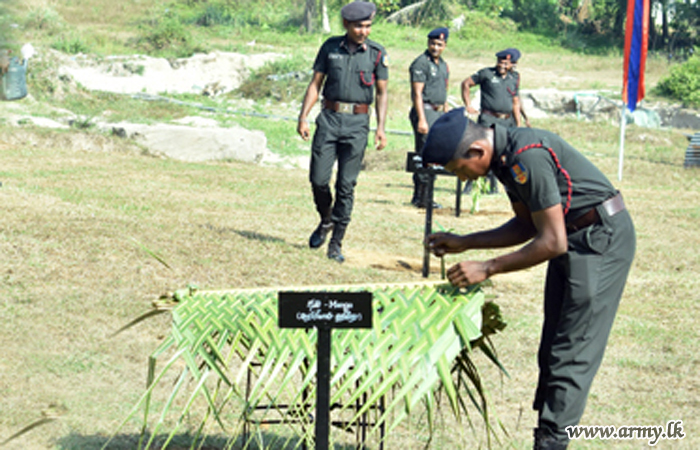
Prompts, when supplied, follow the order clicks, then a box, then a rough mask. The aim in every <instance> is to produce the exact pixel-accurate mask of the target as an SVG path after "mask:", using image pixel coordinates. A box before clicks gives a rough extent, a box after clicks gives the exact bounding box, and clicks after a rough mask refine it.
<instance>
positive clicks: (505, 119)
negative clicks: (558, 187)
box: [462, 48, 520, 193]
mask: <svg viewBox="0 0 700 450" xmlns="http://www.w3.org/2000/svg"><path fill="white" fill-rule="evenodd" d="M519 57H520V52H519V51H518V50H516V49H514V48H507V49H505V50H502V51H500V52H498V53H496V65H495V66H494V67H485V68H483V69H481V70H479V71H478V72H476V73H475V74H474V75H472V76H470V77H467V78H465V79H464V81H462V101H463V102H464V105H465V106H466V107H467V111H468V112H469V113H470V114H479V119H478V122H479V123H480V124H482V125H485V126H491V125H493V124H495V123H497V124H499V125H501V126H504V127H519V126H520V97H519V95H518V94H519V88H520V76H519V75H517V76H516V74H517V72H516V74H513V73H512V72H511V68H512V65H513V59H515V60H516V61H517V59H518V58H519ZM477 85H478V86H479V87H480V88H481V112H479V111H477V110H476V109H475V108H474V107H473V106H472V105H471V99H470V97H469V90H470V89H471V88H472V87H474V86H477ZM488 178H489V182H490V185H491V193H496V192H497V190H498V185H497V184H496V177H495V175H494V174H493V173H490V174H489V175H488ZM470 188H471V183H467V185H466V186H465V191H469V189H470Z"/></svg>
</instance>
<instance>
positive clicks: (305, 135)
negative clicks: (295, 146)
mask: <svg viewBox="0 0 700 450" xmlns="http://www.w3.org/2000/svg"><path fill="white" fill-rule="evenodd" d="M297 133H299V136H301V138H302V139H303V140H305V141H308V140H309V121H308V120H306V119H299V122H297Z"/></svg>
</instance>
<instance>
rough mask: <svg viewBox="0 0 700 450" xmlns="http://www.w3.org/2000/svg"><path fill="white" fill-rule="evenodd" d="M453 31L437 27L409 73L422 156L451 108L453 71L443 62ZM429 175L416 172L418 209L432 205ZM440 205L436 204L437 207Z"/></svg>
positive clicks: (413, 122) (415, 130)
mask: <svg viewBox="0 0 700 450" xmlns="http://www.w3.org/2000/svg"><path fill="white" fill-rule="evenodd" d="M449 35H450V32H449V30H448V29H447V28H436V29H434V30H433V31H431V32H430V33H428V48H427V50H425V52H423V53H422V54H421V55H420V56H418V57H417V58H416V59H415V60H413V62H412V63H411V65H410V67H409V68H408V73H409V75H410V79H411V101H412V103H413V106H412V108H411V111H410V112H409V114H408V118H409V120H410V121H411V127H413V136H414V141H415V151H416V153H418V154H419V155H420V153H421V151H422V149H423V145H424V144H425V139H426V137H427V136H428V129H429V128H430V126H431V125H432V124H433V123H434V122H435V121H436V120H437V119H438V117H440V116H441V115H442V114H443V113H444V112H446V111H447V110H448V108H449V105H448V104H447V83H448V81H449V78H450V69H449V67H448V65H447V63H446V62H445V60H444V59H442V56H441V55H442V52H443V51H444V50H445V47H446V46H447V38H448V37H449ZM431 176H434V175H431V174H428V173H419V172H414V173H413V197H412V198H411V204H412V205H413V206H415V207H417V208H426V207H427V206H428V201H429V199H428V197H429V192H428V189H427V186H428V183H429V182H430V177H431ZM436 206H439V205H437V204H434V205H433V207H436Z"/></svg>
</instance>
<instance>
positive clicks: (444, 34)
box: [428, 27, 450, 42]
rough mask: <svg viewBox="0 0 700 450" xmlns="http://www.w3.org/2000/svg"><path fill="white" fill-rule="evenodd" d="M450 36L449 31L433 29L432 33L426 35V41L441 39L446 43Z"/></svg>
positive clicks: (442, 28) (443, 28)
mask: <svg viewBox="0 0 700 450" xmlns="http://www.w3.org/2000/svg"><path fill="white" fill-rule="evenodd" d="M449 36H450V30H448V29H447V28H445V27H441V28H435V29H434V30H433V31H431V32H430V33H428V39H443V40H444V41H445V42H447V38H448V37H449Z"/></svg>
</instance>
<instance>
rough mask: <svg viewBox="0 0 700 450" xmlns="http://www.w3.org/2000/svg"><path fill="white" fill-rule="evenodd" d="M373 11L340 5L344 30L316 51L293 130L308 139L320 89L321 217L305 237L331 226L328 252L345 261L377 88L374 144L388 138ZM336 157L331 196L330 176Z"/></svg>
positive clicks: (385, 73)
mask: <svg viewBox="0 0 700 450" xmlns="http://www.w3.org/2000/svg"><path fill="white" fill-rule="evenodd" d="M375 11H376V7H375V5H374V4H373V3H369V2H362V1H356V2H353V3H350V4H348V5H346V6H344V7H343V9H342V10H341V16H342V18H343V27H344V28H345V30H346V33H345V35H343V36H335V37H331V38H329V39H328V40H326V42H324V43H323V45H322V46H321V49H320V50H319V52H318V54H317V55H316V61H315V62H314V66H313V70H314V74H313V78H312V79H311V82H310V83H309V86H308V88H307V89H306V94H305V95H304V101H303V103H302V106H301V112H300V113H299V122H298V124H297V133H299V135H300V136H301V137H302V139H304V140H308V139H309V121H308V119H307V117H308V115H309V112H310V111H311V108H312V107H313V105H314V104H315V103H316V101H317V100H318V98H319V95H320V94H322V95H323V101H322V109H321V113H320V114H319V115H318V117H317V118H316V132H315V133H314V137H313V143H312V146H311V168H310V175H309V179H310V181H311V188H312V191H313V198H314V203H315V204H316V211H318V214H319V215H320V218H321V220H320V223H319V225H318V227H316V229H315V230H314V232H313V233H312V234H311V236H310V238H309V247H311V248H318V247H320V246H322V245H323V243H324V242H325V241H326V238H327V236H328V234H329V233H331V231H332V235H331V240H330V242H329V244H328V252H327V256H328V258H330V259H333V260H335V261H337V262H341V263H342V262H343V261H345V257H344V256H343V254H342V252H341V247H342V241H343V237H344V236H345V231H346V229H347V227H348V224H349V223H350V216H351V213H352V208H353V202H354V191H355V185H356V184H357V177H358V175H359V173H360V169H361V165H362V159H363V157H364V154H365V148H366V147H367V136H368V134H369V112H370V105H371V104H372V101H373V96H374V94H375V92H376V96H377V101H376V105H375V110H376V114H377V131H376V133H375V146H376V148H377V150H381V149H383V148H384V147H385V146H386V143H387V139H386V132H385V122H386V113H387V102H388V92H387V84H388V79H389V70H388V56H387V53H386V50H384V47H382V46H381V45H379V44H378V43H376V42H374V41H372V40H370V39H368V36H369V34H370V31H371V30H372V19H373V18H374V14H375ZM324 82H325V83H324ZM322 88H323V91H322V90H321V89H322ZM336 161H337V163H338V171H337V174H336V182H335V202H333V195H332V194H331V189H330V179H331V175H332V171H333V165H334V164H335V163H336Z"/></svg>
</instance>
